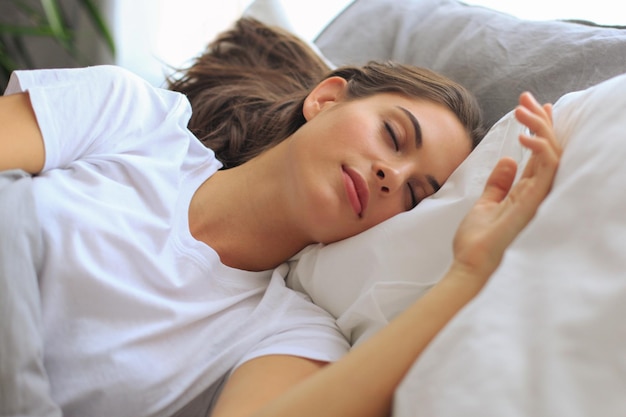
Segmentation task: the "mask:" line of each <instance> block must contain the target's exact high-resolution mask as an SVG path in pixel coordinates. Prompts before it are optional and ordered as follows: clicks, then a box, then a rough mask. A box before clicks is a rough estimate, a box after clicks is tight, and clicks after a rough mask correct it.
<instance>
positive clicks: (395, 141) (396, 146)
mask: <svg viewBox="0 0 626 417" xmlns="http://www.w3.org/2000/svg"><path fill="white" fill-rule="evenodd" d="M385 130H386V131H387V134H388V135H389V137H390V138H391V141H392V142H393V147H394V149H395V150H396V151H399V150H400V145H399V143H398V136H397V135H396V132H395V131H394V130H393V128H392V127H391V125H390V124H389V123H388V122H385Z"/></svg>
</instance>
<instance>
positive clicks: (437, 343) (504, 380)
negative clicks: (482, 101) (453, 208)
mask: <svg viewBox="0 0 626 417" xmlns="http://www.w3.org/2000/svg"><path fill="white" fill-rule="evenodd" d="M555 129H556V133H557V136H558V137H559V138H563V139H566V141H567V142H566V146H565V148H564V152H563V157H562V160H561V163H560V166H559V171H558V173H557V176H556V178H555V182H554V186H553V190H552V192H551V194H550V195H548V197H547V199H546V200H545V202H544V203H543V205H542V206H541V207H540V208H539V211H538V213H537V215H536V217H535V218H534V219H533V221H532V222H531V223H530V224H529V225H528V227H527V228H526V229H525V230H524V231H523V232H522V233H521V234H520V236H519V237H518V239H517V240H516V241H515V242H513V244H512V245H511V247H510V248H509V250H508V251H507V253H506V255H505V257H504V259H503V262H502V264H501V265H500V267H499V268H498V270H497V271H496V273H495V274H494V275H493V277H492V278H491V280H490V281H489V282H488V283H487V285H486V287H485V288H484V289H483V291H482V292H481V293H480V294H479V295H478V297H477V298H476V299H474V300H473V301H472V302H471V303H470V304H469V305H468V306H466V308H465V309H464V310H462V311H461V312H460V313H459V314H458V315H457V316H456V317H455V318H454V319H453V320H452V321H451V322H450V323H449V325H448V326H447V327H446V328H444V329H443V331H442V332H441V333H440V334H439V335H438V336H437V337H436V338H435V340H434V341H433V342H432V343H431V345H430V346H429V347H428V348H427V349H426V351H425V352H424V353H423V355H422V356H421V357H420V359H419V360H418V361H417V362H416V364H415V366H414V367H413V369H412V370H411V371H410V372H409V374H408V376H407V377H406V378H405V380H404V382H403V384H402V385H401V387H400V389H399V390H398V391H397V394H396V403H395V404H394V417H413V416H422V415H423V416H440V417H445V416H459V415H463V416H465V417H489V416H507V417H526V416H533V417H552V416H570V417H573V416H603V417H622V416H623V415H624V410H626V396H625V395H624V393H625V392H626V327H625V326H624V317H626V193H624V190H625V189H626V163H625V161H626V140H625V139H626V74H624V75H621V76H618V77H616V78H613V79H611V80H608V81H606V82H603V83H601V84H599V85H597V86H595V87H591V88H589V89H587V90H584V91H582V92H577V93H572V94H568V95H566V96H564V97H563V98H561V99H560V100H559V101H558V102H557V104H556V106H555ZM329 285H330V284H329Z"/></svg>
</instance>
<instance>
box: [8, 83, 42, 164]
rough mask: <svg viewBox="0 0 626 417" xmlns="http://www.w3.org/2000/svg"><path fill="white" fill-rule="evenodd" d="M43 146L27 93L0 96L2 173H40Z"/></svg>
mask: <svg viewBox="0 0 626 417" xmlns="http://www.w3.org/2000/svg"><path fill="white" fill-rule="evenodd" d="M44 152H45V151H44V144H43V138H42V135H41V131H40V130H39V125H38V124H37V119H36V118H35V113H34V112H33V107H32V105H31V103H30V98H29V96H28V93H18V94H12V95H8V96H2V97H0V171H3V170H7V169H17V168H19V169H22V170H24V171H26V172H29V173H31V174H36V173H38V172H40V171H41V169H42V168H43V164H44Z"/></svg>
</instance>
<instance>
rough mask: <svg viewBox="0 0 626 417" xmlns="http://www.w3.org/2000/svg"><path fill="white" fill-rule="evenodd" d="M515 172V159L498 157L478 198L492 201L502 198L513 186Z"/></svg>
mask: <svg viewBox="0 0 626 417" xmlns="http://www.w3.org/2000/svg"><path fill="white" fill-rule="evenodd" d="M516 172H517V163H516V162H515V160H513V159H512V158H509V157H504V158H502V159H500V160H499V161H498V163H497V164H496V166H495V167H494V168H493V170H492V171H491V174H490V175H489V178H488V179H487V183H486V184H485V189H484V191H483V194H482V196H481V197H480V200H481V201H483V202H494V203H499V202H501V201H502V200H504V199H505V198H506V196H507V194H508V193H509V191H510V190H511V187H512V186H513V181H514V180H515V174H516Z"/></svg>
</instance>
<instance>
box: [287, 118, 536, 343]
mask: <svg viewBox="0 0 626 417" xmlns="http://www.w3.org/2000/svg"><path fill="white" fill-rule="evenodd" d="M523 129H525V128H524V127H523V126H522V125H520V124H519V123H518V122H517V121H516V120H515V118H514V117H513V115H512V113H511V114H509V115H507V116H506V117H504V118H503V119H502V120H501V121H500V122H499V123H497V124H496V125H495V126H494V127H493V129H491V130H490V132H489V133H488V134H487V136H486V137H485V138H484V139H483V141H482V142H481V143H480V145H478V147H477V148H476V149H475V150H474V151H473V152H472V153H471V154H470V156H469V157H468V159H466V160H465V161H464V162H463V163H462V164H461V166H460V167H459V168H458V169H457V170H456V171H455V172H454V173H453V174H452V175H451V176H450V178H449V179H448V181H446V183H445V184H444V185H443V187H442V188H441V190H439V192H437V193H436V194H435V195H433V196H431V197H429V198H427V199H425V200H424V201H422V202H421V203H420V204H419V205H418V206H417V207H416V208H415V209H413V210H412V211H410V212H407V213H403V214H400V215H398V216H396V217H393V218H391V219H389V220H388V221H386V222H383V223H381V224H380V225H378V226H376V227H374V228H372V229H370V230H367V231H365V232H364V233H361V234H359V235H357V236H354V237H352V238H349V239H346V240H343V241H341V242H337V243H333V244H331V245H327V246H323V245H316V246H311V247H309V248H307V249H305V250H304V251H303V252H301V253H300V254H299V255H298V256H297V257H295V258H294V260H293V262H292V265H291V270H290V273H289V276H288V279H287V283H288V285H289V286H291V287H292V288H295V289H297V290H299V291H303V292H305V293H306V294H308V295H309V296H310V297H311V299H312V300H313V302H315V303H316V304H318V305H319V306H321V307H323V308H324V309H326V310H328V311H329V312H330V313H331V314H333V315H334V316H335V317H336V318H337V319H338V320H337V322H338V324H339V327H340V329H341V331H342V332H343V333H344V335H345V336H346V337H347V338H348V339H349V340H350V341H351V342H352V343H355V344H356V343H358V342H359V341H361V340H363V339H365V338H367V337H368V336H369V335H370V334H371V333H373V332H374V331H376V330H378V329H379V328H380V327H382V326H384V325H385V324H386V323H387V322H388V320H389V319H390V318H392V317H394V316H395V315H396V314H397V313H399V312H400V311H402V310H404V309H405V308H406V307H408V305H409V304H410V303H411V302H412V301H413V300H415V299H416V298H418V297H419V296H421V295H422V294H423V293H424V292H425V291H426V290H428V289H429V288H430V287H431V286H432V285H433V284H434V283H436V282H437V281H438V280H439V279H440V278H441V276H442V274H443V273H444V272H445V271H446V270H447V268H448V266H449V264H450V261H451V259H452V243H451V242H452V238H453V236H454V233H455V231H456V228H457V226H458V224H459V222H460V221H461V220H462V218H463V217H464V216H465V214H466V213H467V211H468V210H469V208H470V207H471V206H472V205H473V203H474V202H475V200H476V199H477V198H478V196H479V195H480V194H481V193H482V190H483V187H484V183H485V181H486V179H487V177H488V175H489V173H490V172H491V169H492V168H493V166H494V165H495V163H496V162H497V161H498V160H499V159H500V158H501V157H503V156H505V155H507V156H511V157H513V158H514V159H516V160H517V161H518V163H523V158H524V156H525V155H526V153H527V152H526V151H525V150H523V149H522V147H521V145H520V144H519V142H518V135H519V133H520V132H521V131H522V130H523Z"/></svg>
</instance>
